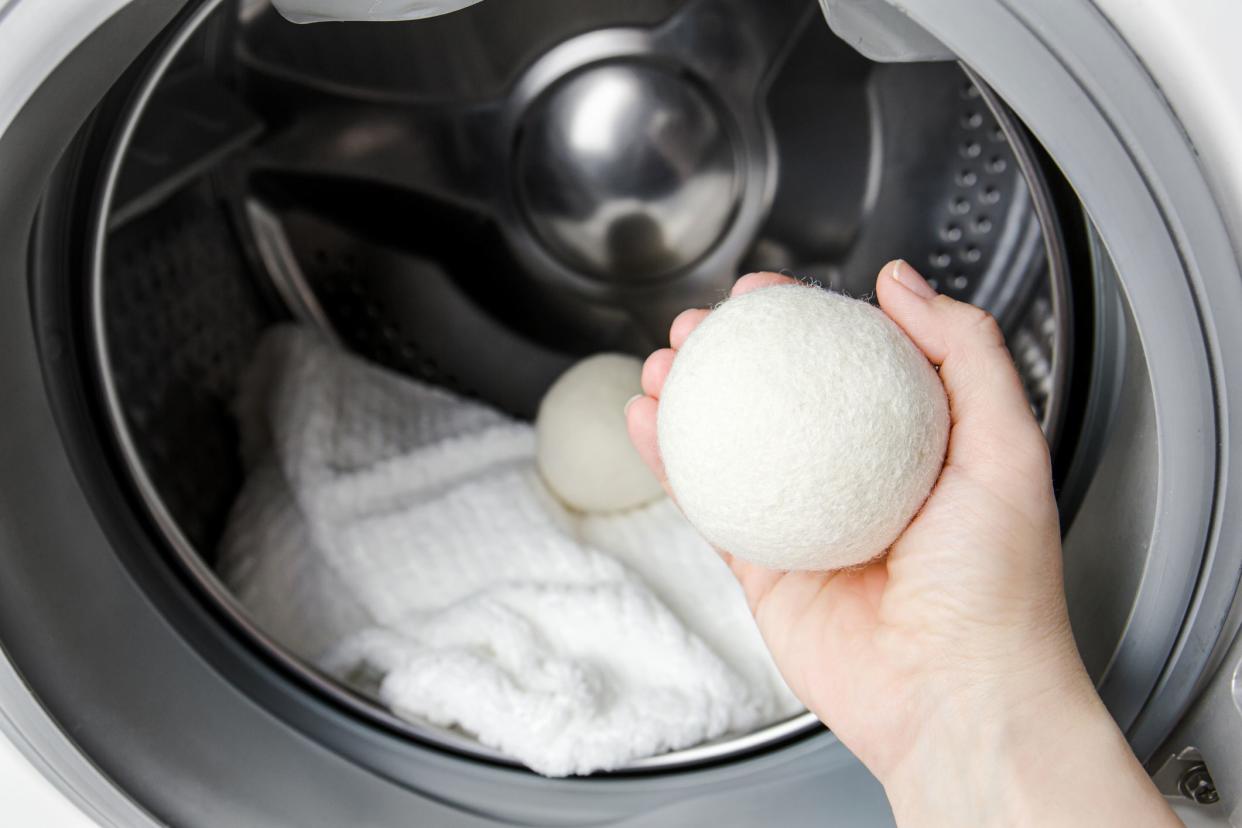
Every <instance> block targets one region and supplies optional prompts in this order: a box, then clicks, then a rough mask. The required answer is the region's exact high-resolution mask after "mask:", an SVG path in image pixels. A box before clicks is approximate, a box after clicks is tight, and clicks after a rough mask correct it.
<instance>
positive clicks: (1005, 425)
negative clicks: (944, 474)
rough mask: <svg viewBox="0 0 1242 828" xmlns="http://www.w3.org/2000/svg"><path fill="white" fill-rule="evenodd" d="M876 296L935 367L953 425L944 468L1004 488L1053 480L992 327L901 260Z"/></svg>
mask: <svg viewBox="0 0 1242 828" xmlns="http://www.w3.org/2000/svg"><path fill="white" fill-rule="evenodd" d="M876 294H877V297H878V298H879V301H880V307H881V308H883V309H884V312H885V313H887V314H888V315H889V317H891V318H892V320H893V321H894V322H896V323H897V324H898V325H899V326H901V328H902V329H903V330H905V332H906V334H907V335H908V336H909V337H910V339H911V340H913V341H914V344H915V345H917V346H918V347H919V349H920V350H921V351H922V352H923V353H924V354H925V355H926V356H927V358H928V360H930V361H931V363H932V364H933V365H936V366H939V368H940V380H941V382H943V383H944V387H945V391H946V393H947V394H948V398H949V414H950V417H951V419H952V423H953V428H952V431H951V433H950V437H949V454H948V458H947V462H948V463H950V464H953V465H956V466H964V467H967V468H968V469H969V470H971V471H972V472H974V473H976V474H977V475H979V476H981V477H983V478H984V479H988V480H996V482H1002V481H1008V484H1009V485H1012V484H1013V480H1014V475H1015V472H1017V473H1021V474H1022V475H1024V476H1025V475H1038V477H1037V478H1036V479H1038V480H1040V481H1043V480H1050V478H1051V472H1050V470H1049V469H1048V465H1049V461H1048V446H1047V443H1046V442H1045V440H1044V436H1043V432H1042V431H1041V430H1040V428H1039V424H1038V423H1037V422H1036V421H1035V416H1034V414H1033V413H1032V412H1031V407H1030V403H1029V402H1028V401H1027V397H1026V393H1025V392H1024V390H1023V388H1022V381H1021V380H1020V379H1019V378H1018V372H1017V370H1016V369H1015V368H1014V365H1013V360H1012V358H1011V357H1010V356H1009V350H1008V349H1007V348H1006V347H1005V338H1004V336H1003V335H1002V334H1001V330H1000V326H998V325H997V324H996V320H995V319H993V318H992V316H991V315H990V314H989V313H987V312H986V311H984V310H982V309H981V308H977V307H975V306H974V305H969V304H967V303H965V302H958V301H956V300H954V299H951V298H949V297H948V296H942V295H939V294H937V293H936V291H935V290H933V289H932V287H931V285H929V284H928V283H927V281H926V280H924V279H923V277H922V276H920V275H919V274H918V272H917V271H915V269H914V268H913V267H911V266H910V265H909V264H908V263H906V262H904V261H901V260H898V261H895V262H890V263H889V264H887V265H885V267H884V269H883V270H882V271H880V276H879V278H878V279H877V280H876Z"/></svg>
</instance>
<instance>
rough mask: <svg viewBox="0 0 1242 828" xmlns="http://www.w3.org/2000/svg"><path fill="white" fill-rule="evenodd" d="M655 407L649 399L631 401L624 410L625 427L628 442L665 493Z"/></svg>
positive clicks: (653, 402)
mask: <svg viewBox="0 0 1242 828" xmlns="http://www.w3.org/2000/svg"><path fill="white" fill-rule="evenodd" d="M657 407H658V404H657V403H656V401H655V400H653V399H652V398H651V397H639V398H638V399H636V400H633V401H632V402H630V404H629V405H628V406H627V407H626V409H625V427H626V429H627V430H628V431H629V433H630V442H632V443H633V444H634V448H635V449H637V450H638V456H639V457H641V458H642V459H643V462H644V463H646V464H647V468H649V469H651V473H652V474H654V475H655V476H656V479H657V480H659V481H660V485H662V486H664V489H665V491H667V490H668V476H667V475H666V474H665V473H664V461H662V460H661V459H660V447H659V444H658V441H657V440H656V409H657Z"/></svg>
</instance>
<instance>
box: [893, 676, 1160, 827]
mask: <svg viewBox="0 0 1242 828" xmlns="http://www.w3.org/2000/svg"><path fill="white" fill-rule="evenodd" d="M1067 683H1069V684H1070V685H1071V686H1069V687H1067V688H1066V689H1065V692H1063V693H1060V694H1043V695H1042V696H1041V697H1037V698H1030V697H1025V696H1023V695H1022V694H1020V693H1018V694H1010V693H1007V692H1006V691H1005V690H1004V689H1003V688H998V689H997V691H996V692H995V693H994V694H993V693H986V692H984V691H980V692H978V693H974V694H968V695H970V696H971V697H970V698H966V699H964V701H965V702H966V703H964V704H963V703H959V701H958V700H954V702H953V703H952V706H951V707H946V708H945V709H943V710H942V711H941V712H940V715H939V716H938V720H937V721H936V722H934V723H929V727H928V728H927V729H926V731H925V733H921V734H920V736H919V740H918V742H917V744H916V745H915V746H914V747H913V748H912V753H911V754H910V756H909V757H907V758H906V759H905V760H904V761H902V762H901V763H899V765H898V766H897V767H896V768H894V770H893V772H892V773H891V774H889V778H887V779H883V780H881V781H883V782H884V785H885V789H886V791H887V793H888V796H889V800H890V802H891V803H892V806H893V812H894V814H895V816H896V818H897V823H898V825H900V826H902V828H913V826H937V825H955V826H956V825H978V826H989V825H997V826H1046V825H1056V826H1079V825H1081V826H1093V827H1094V826H1109V825H1124V826H1126V828H1143V826H1166V825H1167V826H1176V825H1180V824H1181V823H1180V822H1179V821H1178V820H1177V818H1176V817H1175V816H1174V815H1173V813H1172V811H1171V810H1170V809H1169V807H1168V805H1167V803H1165V801H1164V798H1163V797H1162V796H1161V795H1160V794H1159V792H1158V791H1157V790H1156V788H1155V786H1154V785H1153V784H1152V782H1151V780H1150V779H1149V778H1148V777H1147V775H1146V773H1145V772H1144V770H1143V768H1142V766H1141V765H1140V764H1139V762H1138V761H1137V760H1136V759H1135V757H1134V754H1133V753H1132V752H1131V750H1130V747H1129V745H1128V744H1127V743H1126V741H1125V738H1124V737H1123V736H1122V734H1121V731H1120V730H1119V729H1118V728H1117V726H1116V724H1115V723H1114V722H1113V720H1112V718H1111V717H1110V716H1109V715H1108V712H1107V710H1106V709H1105V708H1104V706H1103V704H1102V703H1101V702H1100V701H1099V698H1098V697H1097V696H1096V695H1095V692H1094V689H1093V688H1091V686H1090V684H1089V683H1088V682H1087V681H1086V678H1085V676H1082V677H1081V678H1080V677H1078V676H1070V677H1069V678H1068V679H1067ZM989 696H991V697H990V698H989Z"/></svg>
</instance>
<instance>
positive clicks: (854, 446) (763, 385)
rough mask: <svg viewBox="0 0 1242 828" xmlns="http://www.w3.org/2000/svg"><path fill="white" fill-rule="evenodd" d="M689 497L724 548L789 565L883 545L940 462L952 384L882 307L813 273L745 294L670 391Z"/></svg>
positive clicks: (690, 349) (673, 464)
mask: <svg viewBox="0 0 1242 828" xmlns="http://www.w3.org/2000/svg"><path fill="white" fill-rule="evenodd" d="M658 434H659V441H660V453H661V455H662V457H663V459H664V467H665V471H666V472H667V474H668V480H669V483H670V485H671V487H672V491H673V493H674V496H675V497H676V498H677V502H678V504H679V505H680V506H681V509H682V511H683V512H685V514H686V517H687V518H689V520H690V522H691V523H692V524H694V526H695V527H696V528H697V529H698V530H699V531H700V532H701V533H702V534H703V536H704V537H706V538H707V540H709V541H710V542H711V543H712V544H714V545H715V546H717V547H719V548H721V549H725V550H728V551H729V552H731V553H733V554H734V555H736V556H738V557H740V558H743V559H745V560H748V561H751V562H753V563H756V564H760V565H762V566H765V567H768V568H771V569H780V570H791V569H808V570H829V569H840V568H844V567H849V566H854V565H857V564H862V563H866V562H867V561H870V560H871V559H873V558H875V557H877V556H878V555H881V554H882V553H883V552H884V551H885V550H887V549H888V547H889V546H890V545H891V544H892V543H893V541H895V540H896V539H897V537H898V536H899V535H900V534H901V532H902V531H903V530H904V529H905V527H906V525H907V524H908V523H909V522H910V520H911V519H912V518H913V517H914V515H915V514H916V513H917V512H918V510H919V508H920V507H921V506H922V504H923V501H924V500H925V499H926V498H927V495H928V493H929V492H930V491H931V488H932V485H933V484H934V483H935V482H936V478H937V477H938V476H939V474H940V468H941V465H942V464H943V462H944V455H945V449H946V445H947V442H948V434H949V410H948V402H947V399H946V397H945V391H944V386H943V385H941V383H940V377H939V375H938V374H937V373H936V371H935V369H934V368H932V366H931V364H930V363H928V361H927V358H926V357H925V356H924V355H923V354H922V353H921V352H920V351H919V350H918V348H917V347H915V345H914V343H913V342H911V341H910V339H909V338H908V337H907V336H906V335H905V333H904V332H903V331H902V330H901V329H900V328H899V327H897V325H896V323H894V322H893V321H892V320H891V319H889V318H888V316H886V315H885V314H884V312H883V311H881V310H879V309H878V308H875V307H872V306H871V305H869V304H867V303H866V302H862V301H859V300H856V299H850V298H848V297H846V296H842V295H840V294H837V293H830V292H828V291H826V290H822V289H819V288H815V287H807V286H804V285H781V286H775V287H769V288H762V289H760V290H756V291H753V292H751V293H746V294H743V295H741V296H739V297H736V298H734V299H729V300H728V301H726V302H725V303H724V304H723V305H721V306H720V307H719V308H717V309H716V310H715V311H713V312H712V313H711V315H709V316H708V317H707V318H706V319H705V320H704V321H703V322H702V323H701V324H700V325H699V326H698V327H697V328H696V329H695V330H694V332H693V333H691V335H690V336H689V338H688V339H687V340H686V343H685V344H684V345H683V346H682V348H681V350H680V351H679V352H678V354H677V358H676V359H675V360H674V362H673V368H672V370H671V372H670V373H669V376H668V379H667V380H666V382H665V384H664V390H663V391H662V392H661V395H660V407H659V415H658Z"/></svg>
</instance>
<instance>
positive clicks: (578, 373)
mask: <svg viewBox="0 0 1242 828" xmlns="http://www.w3.org/2000/svg"><path fill="white" fill-rule="evenodd" d="M642 370H643V364H642V362H641V361H640V360H638V359H635V358H634V357H632V356H627V355H625V354H596V355H595V356H591V357H587V358H586V359H584V360H582V361H581V362H578V363H576V364H575V365H574V366H573V367H571V368H570V369H569V370H568V371H566V372H565V373H564V374H561V376H560V377H559V378H558V379H557V380H556V382H554V383H552V387H551V388H549V389H548V392H547V393H546V394H544V396H543V401H542V402H540V403H539V413H538V415H537V416H536V417H535V438H536V444H537V449H536V454H535V459H536V461H537V463H538V465H539V472H540V474H541V475H542V476H543V479H544V482H546V483H547V484H548V488H550V489H551V490H552V492H553V494H555V495H556V496H557V497H558V498H560V499H561V501H563V502H564V503H565V505H567V506H569V507H571V508H573V509H577V510H579V511H582V512H617V511H621V510H623V509H631V508H633V507H635V506H641V505H642V504H644V503H647V502H648V501H651V500H654V499H656V498H657V497H659V496H660V495H662V494H663V493H664V490H663V489H662V488H661V487H660V482H659V481H658V480H656V478H655V475H653V474H652V473H651V471H650V470H649V469H648V468H647V466H646V464H645V463H643V461H642V458H641V457H639V456H638V452H637V451H636V450H635V449H634V446H633V444H631V443H630V437H629V434H628V433H627V431H626V427H625V411H624V409H625V404H626V402H628V401H629V399H630V398H631V397H633V396H634V395H635V394H641V393H642Z"/></svg>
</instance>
